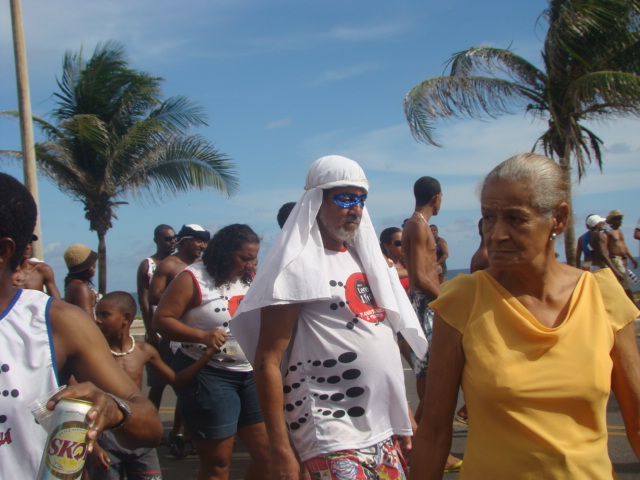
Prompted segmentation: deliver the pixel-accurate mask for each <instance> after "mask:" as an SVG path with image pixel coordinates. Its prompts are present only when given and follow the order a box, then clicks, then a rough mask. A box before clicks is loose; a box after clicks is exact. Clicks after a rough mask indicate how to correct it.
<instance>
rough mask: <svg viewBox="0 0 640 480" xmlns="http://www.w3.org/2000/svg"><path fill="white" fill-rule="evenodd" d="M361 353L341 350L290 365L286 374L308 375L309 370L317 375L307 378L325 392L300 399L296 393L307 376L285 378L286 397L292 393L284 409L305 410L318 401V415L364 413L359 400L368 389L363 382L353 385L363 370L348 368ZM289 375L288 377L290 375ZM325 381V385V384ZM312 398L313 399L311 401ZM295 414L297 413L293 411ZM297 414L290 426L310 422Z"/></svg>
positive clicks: (333, 416)
mask: <svg viewBox="0 0 640 480" xmlns="http://www.w3.org/2000/svg"><path fill="white" fill-rule="evenodd" d="M357 358H358V354H357V353H356V352H352V351H346V352H342V353H340V354H339V355H338V356H337V357H336V358H325V359H313V358H310V359H307V360H305V361H304V362H298V363H296V364H293V365H289V366H288V367H287V374H291V375H294V374H295V375H305V374H308V373H310V372H313V373H316V375H309V376H308V377H307V378H308V379H309V381H310V382H314V383H315V384H317V385H318V386H322V389H323V390H326V391H327V392H326V393H314V394H313V395H312V399H308V398H307V397H306V396H304V397H303V398H301V399H297V397H296V399H294V397H295V393H296V391H297V390H299V389H300V388H301V386H302V384H303V380H304V378H296V379H295V380H293V379H292V380H290V381H288V382H286V384H285V385H284V386H283V392H284V394H285V398H286V397H287V396H288V395H291V399H289V398H286V400H288V401H286V403H285V405H284V410H285V411H287V412H296V411H298V410H299V411H300V412H302V411H304V410H306V409H308V408H309V407H310V406H311V405H315V406H316V409H315V412H316V415H320V416H322V417H331V418H336V419H339V418H343V417H345V416H349V417H352V418H357V417H361V416H362V415H364V412H365V410H364V407H363V405H361V404H360V403H359V402H360V400H363V395H364V394H365V392H366V391H367V389H366V387H365V386H364V385H354V384H353V382H354V381H357V380H358V378H359V377H360V376H361V374H362V372H361V371H360V370H359V369H357V368H349V364H351V363H353V362H355V361H356V360H357ZM287 378H288V377H287ZM325 385H326V386H325ZM310 402H311V403H310ZM294 415H295V413H294ZM304 415H305V416H300V417H298V418H297V419H296V420H295V421H292V422H291V423H289V424H288V428H289V429H290V430H299V429H300V428H302V427H303V426H304V424H305V423H307V419H306V416H308V413H305V414H304Z"/></svg>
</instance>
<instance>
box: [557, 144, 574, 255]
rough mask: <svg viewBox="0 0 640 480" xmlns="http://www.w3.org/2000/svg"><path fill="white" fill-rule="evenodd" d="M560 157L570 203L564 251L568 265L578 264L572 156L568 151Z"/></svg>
mask: <svg viewBox="0 0 640 480" xmlns="http://www.w3.org/2000/svg"><path fill="white" fill-rule="evenodd" d="M564 153H565V154H564V155H563V156H562V157H560V159H559V161H558V163H559V164H560V166H561V167H562V172H563V173H564V180H565V185H566V188H567V201H568V203H569V219H568V220H567V229H566V230H565V231H564V251H565V256H566V260H567V264H568V265H575V264H576V249H575V245H576V230H575V225H574V221H573V193H572V190H573V187H572V185H571V157H570V156H569V153H568V152H567V151H565V152H564Z"/></svg>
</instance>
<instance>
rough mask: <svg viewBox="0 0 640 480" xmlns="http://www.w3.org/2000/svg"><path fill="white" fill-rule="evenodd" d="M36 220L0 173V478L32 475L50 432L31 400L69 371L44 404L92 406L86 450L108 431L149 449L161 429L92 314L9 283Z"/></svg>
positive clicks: (28, 199)
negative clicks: (72, 379)
mask: <svg viewBox="0 0 640 480" xmlns="http://www.w3.org/2000/svg"><path fill="white" fill-rule="evenodd" d="M36 217H37V208H36V204H35V201H34V200H33V197H32V196H31V194H30V193H29V192H28V191H27V189H26V188H25V187H24V185H22V184H21V183H20V182H18V181H17V180H16V179H15V178H13V177H11V176H10V175H6V174H4V173H0V312H2V321H0V357H1V359H0V372H1V375H0V377H1V378H0V382H1V384H2V390H3V391H4V392H7V394H5V395H1V396H0V413H1V415H0V417H1V421H0V438H2V445H1V446H0V478H2V479H23V478H24V479H33V478H36V475H37V472H38V467H39V466H40V460H41V458H42V452H43V450H44V448H45V443H46V440H47V432H46V431H45V429H44V428H42V427H41V426H40V425H38V424H37V423H36V422H35V421H34V418H33V416H32V415H31V412H30V411H29V407H28V405H29V403H30V402H31V401H33V400H34V399H36V398H40V397H42V396H44V395H46V394H47V392H50V391H52V390H53V389H55V388H57V387H58V386H60V385H64V384H66V383H67V382H69V379H70V377H71V376H73V377H75V378H76V380H77V381H78V382H80V383H78V384H75V385H71V386H69V387H66V388H65V389H63V390H61V391H60V392H58V393H56V394H55V395H53V397H52V398H51V399H50V400H49V402H48V404H47V408H48V409H50V410H53V409H54V407H55V405H56V404H57V402H58V401H60V400H61V399H62V398H77V399H82V400H87V401H90V402H92V403H93V407H92V408H91V409H90V410H89V411H88V412H87V417H86V418H87V420H88V421H89V422H90V423H91V426H90V428H89V431H88V433H87V449H88V450H89V451H91V450H92V449H93V447H94V444H95V441H96V438H97V436H98V435H99V434H100V432H102V431H103V430H105V429H112V430H113V432H114V434H115V436H116V437H117V438H118V441H119V442H120V443H122V444H123V445H126V446H127V447H128V448H136V447H144V446H147V447H153V446H155V445H157V444H158V442H159V441H160V436H161V434H162V424H161V423H160V419H159V417H158V413H157V411H156V410H155V409H154V408H153V405H152V404H151V402H149V400H147V399H146V398H145V397H144V395H142V394H141V393H140V391H139V390H138V389H137V388H136V385H135V384H134V383H133V382H132V381H131V379H130V378H129V377H128V376H127V375H126V374H125V373H124V372H123V371H122V370H121V369H120V368H118V365H116V362H115V361H114V360H113V358H112V357H111V354H110V352H109V347H108V345H107V342H106V341H105V340H104V337H103V336H102V334H101V333H100V331H99V330H98V328H97V327H96V325H95V323H94V322H93V317H89V316H88V315H87V314H86V313H85V312H84V311H83V310H81V309H80V308H78V307H76V306H73V305H70V304H68V303H66V302H62V301H60V300H58V299H55V298H52V297H49V296H48V295H45V294H44V293H43V292H39V291H37V290H22V289H19V288H16V287H14V286H13V284H12V281H11V277H12V274H13V272H14V271H15V269H16V267H17V266H18V264H19V263H20V260H21V259H22V258H23V252H24V249H25V248H26V246H27V244H29V243H30V242H31V239H32V235H33V229H34V227H35V224H36ZM107 392H108V393H107Z"/></svg>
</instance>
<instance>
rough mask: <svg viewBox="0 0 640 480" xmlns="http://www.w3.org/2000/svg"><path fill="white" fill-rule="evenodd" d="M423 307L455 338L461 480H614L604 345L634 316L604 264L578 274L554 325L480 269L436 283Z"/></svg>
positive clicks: (633, 309) (607, 362)
mask: <svg viewBox="0 0 640 480" xmlns="http://www.w3.org/2000/svg"><path fill="white" fill-rule="evenodd" d="M429 306H430V307H431V308H433V310H435V311H436V312H437V313H438V314H439V315H440V317H442V318H443V319H444V321H445V322H447V323H448V324H449V325H451V326H452V327H453V328H455V329H456V330H458V331H459V332H460V333H461V334H462V335H463V339H462V346H463V349H464V354H465V366H464V370H463V374H462V388H463V391H464V397H465V401H466V403H467V409H468V413H469V419H470V420H469V437H468V441H467V446H466V449H465V454H464V464H463V465H464V466H463V470H462V474H461V476H460V478H461V479H464V480H474V479H478V480H487V479H498V480H499V479H509V480H513V479H532V480H533V479H535V480H540V479H581V480H582V479H598V480H602V479H607V478H609V479H611V478H617V477H616V475H615V473H614V472H613V467H612V465H611V461H610V460H609V455H608V452H607V424H606V407H607V401H608V399H609V391H610V386H611V369H612V361H611V357H610V351H611V349H612V347H613V341H614V335H615V333H616V332H617V331H618V330H620V329H621V328H622V327H624V326H625V325H627V324H628V323H630V322H631V321H633V319H634V318H636V317H637V316H638V313H639V312H638V310H637V308H636V307H635V306H634V305H633V303H632V302H631V301H629V299H628V298H627V297H626V295H625V293H624V291H623V290H622V288H621V287H620V285H619V283H618V281H617V280H616V279H615V277H614V276H613V274H612V273H611V272H610V271H609V269H603V270H600V271H598V272H595V274H591V273H589V272H585V273H584V274H583V275H582V276H581V277H580V279H579V281H578V283H577V285H576V287H575V290H574V292H573V294H572V296H571V299H570V307H569V311H568V313H567V317H566V318H565V320H564V321H563V322H562V323H561V324H560V325H559V326H557V327H555V328H548V327H545V326H543V325H542V324H540V323H539V322H538V321H537V320H536V319H535V317H533V315H531V313H529V311H528V310H527V309H526V308H525V307H524V306H523V305H522V304H521V303H520V302H519V301H518V300H517V299H515V298H514V297H513V295H511V294H510V293H509V292H508V291H507V290H506V289H505V288H503V287H502V286H501V285H500V284H499V283H498V282H497V281H496V280H495V279H494V278H493V277H492V276H491V275H489V274H488V273H486V272H483V271H479V272H476V273H474V274H473V275H459V276H458V277H456V278H455V279H453V280H451V281H450V282H447V283H445V284H444V285H443V287H442V291H441V294H440V296H439V297H438V299H437V300H436V301H434V302H431V304H430V305H429Z"/></svg>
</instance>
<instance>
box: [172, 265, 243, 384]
mask: <svg viewBox="0 0 640 480" xmlns="http://www.w3.org/2000/svg"><path fill="white" fill-rule="evenodd" d="M184 272H186V274H189V275H191V277H192V278H193V279H194V280H195V285H196V288H197V290H198V298H199V300H198V305H197V306H196V307H194V308H192V309H190V310H188V311H187V312H186V313H185V314H184V315H183V316H182V318H181V320H182V321H183V322H184V323H185V324H186V325H188V326H190V327H193V328H197V329H200V330H204V331H209V330H215V329H217V328H221V329H223V330H224V331H225V332H227V334H228V335H229V336H228V337H227V341H226V343H225V344H224V345H223V346H222V349H221V351H220V352H219V353H216V354H214V355H213V357H212V358H211V360H209V362H208V365H211V366H212V367H215V368H220V369H223V370H233V371H237V372H249V371H251V370H252V368H251V364H250V363H249V361H248V360H247V357H245V355H244V352H243V351H242V349H241V348H240V345H238V342H237V341H236V340H235V338H233V335H231V332H230V331H229V321H230V320H231V317H232V316H233V314H234V313H236V309H237V308H238V305H239V304H240V302H241V301H242V299H243V298H244V295H245V294H246V293H247V290H248V289H249V287H248V286H247V285H245V284H244V283H242V282H241V281H240V280H237V281H235V282H233V283H230V284H226V285H222V286H220V287H216V286H215V282H214V280H213V278H212V277H211V275H209V273H208V272H207V270H206V267H205V266H204V263H202V262H198V263H194V264H192V265H189V266H188V267H187V268H185V269H184ZM182 275H184V273H182ZM180 350H182V352H183V353H184V354H186V355H188V356H189V357H191V358H193V359H196V360H197V359H198V358H200V357H201V356H202V355H203V353H204V351H205V346H204V345H202V344H199V343H180Z"/></svg>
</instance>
